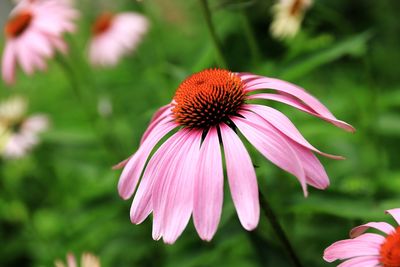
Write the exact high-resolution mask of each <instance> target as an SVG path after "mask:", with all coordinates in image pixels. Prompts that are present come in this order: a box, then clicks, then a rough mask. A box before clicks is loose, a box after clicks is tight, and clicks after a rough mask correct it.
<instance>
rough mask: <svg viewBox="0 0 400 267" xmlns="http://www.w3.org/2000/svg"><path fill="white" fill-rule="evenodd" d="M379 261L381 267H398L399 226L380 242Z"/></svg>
mask: <svg viewBox="0 0 400 267" xmlns="http://www.w3.org/2000/svg"><path fill="white" fill-rule="evenodd" d="M380 262H381V264H382V266H383V267H400V226H399V227H397V229H396V231H395V232H394V233H393V234H390V235H388V236H387V237H386V240H385V242H384V243H383V244H382V246H381V249H380Z"/></svg>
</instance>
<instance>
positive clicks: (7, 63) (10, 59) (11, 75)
mask: <svg viewBox="0 0 400 267" xmlns="http://www.w3.org/2000/svg"><path fill="white" fill-rule="evenodd" d="M15 64H16V54H15V43H14V42H12V41H7V43H6V45H5V48H4V52H3V62H2V68H1V71H2V75H3V79H4V81H5V82H6V83H7V84H13V83H14V81H15V68H16V66H15Z"/></svg>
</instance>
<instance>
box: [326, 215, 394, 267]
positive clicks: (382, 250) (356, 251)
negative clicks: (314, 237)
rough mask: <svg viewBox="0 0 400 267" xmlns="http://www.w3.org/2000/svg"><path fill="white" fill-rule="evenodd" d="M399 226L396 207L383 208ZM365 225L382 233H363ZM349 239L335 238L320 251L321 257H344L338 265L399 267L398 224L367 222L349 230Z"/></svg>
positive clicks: (340, 266) (329, 258) (344, 266)
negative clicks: (322, 254)
mask: <svg viewBox="0 0 400 267" xmlns="http://www.w3.org/2000/svg"><path fill="white" fill-rule="evenodd" d="M386 212H387V213H389V214H390V215H392V216H393V218H394V219H395V220H396V222H397V224H398V225H400V209H392V210H388V211H386ZM369 228H373V229H375V230H378V231H380V232H382V233H384V234H385V235H383V236H382V235H378V234H374V233H366V234H365V231H366V230H368V229H369ZM350 237H351V239H345V240H341V241H338V242H336V243H334V244H332V245H331V246H330V247H328V248H327V249H326V250H325V252H324V260H326V261H327V262H333V261H335V260H345V261H344V262H343V263H341V264H339V265H338V266H339V267H377V266H378V267H400V226H398V227H397V228H394V227H393V226H392V225H390V224H388V223H386V222H370V223H367V224H364V225H361V226H358V227H356V228H354V229H353V230H351V232H350Z"/></svg>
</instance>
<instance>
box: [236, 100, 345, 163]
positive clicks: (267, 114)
mask: <svg viewBox="0 0 400 267" xmlns="http://www.w3.org/2000/svg"><path fill="white" fill-rule="evenodd" d="M243 108H244V109H247V110H250V111H253V112H255V113H257V114H258V115H260V116H261V117H262V118H263V119H264V120H266V121H267V122H269V123H270V124H272V125H273V126H274V127H275V128H277V129H278V130H279V131H281V132H282V133H284V134H285V135H286V136H288V137H289V138H291V139H292V140H293V141H295V142H297V143H299V144H300V145H302V146H304V147H305V148H308V149H310V150H312V151H314V152H317V153H318V154H321V155H323V156H326V157H329V158H332V159H343V157H341V156H335V155H330V154H326V153H323V152H321V151H319V150H318V149H316V148H315V147H314V146H312V145H311V144H310V143H309V142H308V141H307V140H306V139H304V137H303V136H302V135H301V133H300V132H299V130H297V128H296V126H294V124H293V123H292V122H291V121H290V120H289V119H288V117H286V116H285V115H284V114H283V113H281V112H280V111H278V110H276V109H274V108H271V107H267V106H262V105H248V104H247V105H243Z"/></svg>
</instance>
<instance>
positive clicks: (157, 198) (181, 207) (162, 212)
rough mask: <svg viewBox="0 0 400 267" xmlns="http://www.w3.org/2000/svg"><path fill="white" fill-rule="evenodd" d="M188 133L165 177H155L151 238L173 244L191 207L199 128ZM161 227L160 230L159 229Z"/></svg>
mask: <svg viewBox="0 0 400 267" xmlns="http://www.w3.org/2000/svg"><path fill="white" fill-rule="evenodd" d="M183 131H186V132H188V133H187V134H186V136H185V141H184V142H183V144H182V146H181V148H180V150H179V152H178V153H177V154H176V155H175V158H174V160H173V161H172V162H171V164H170V166H168V167H169V168H168V169H166V170H164V171H165V177H163V179H158V180H157V181H156V183H155V184H154V189H153V208H154V220H153V222H154V226H153V238H155V239H158V238H159V237H160V236H161V235H162V236H163V239H164V242H165V243H168V244H172V243H174V242H175V241H176V239H177V238H178V237H179V236H180V235H181V233H182V231H183V230H184V228H185V227H186V225H187V223H188V222H189V219H190V215H191V213H192V210H193V188H194V179H195V175H196V171H197V170H196V169H195V168H193V165H194V166H196V164H197V161H198V157H199V152H200V142H201V135H202V131H199V130H187V129H185V130H183ZM160 230H161V231H160Z"/></svg>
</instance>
